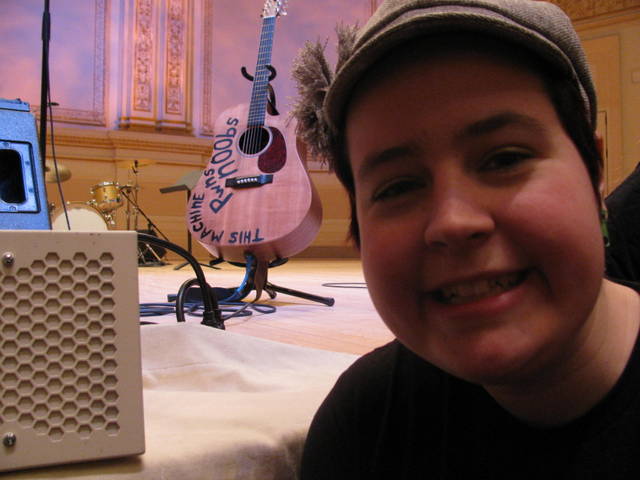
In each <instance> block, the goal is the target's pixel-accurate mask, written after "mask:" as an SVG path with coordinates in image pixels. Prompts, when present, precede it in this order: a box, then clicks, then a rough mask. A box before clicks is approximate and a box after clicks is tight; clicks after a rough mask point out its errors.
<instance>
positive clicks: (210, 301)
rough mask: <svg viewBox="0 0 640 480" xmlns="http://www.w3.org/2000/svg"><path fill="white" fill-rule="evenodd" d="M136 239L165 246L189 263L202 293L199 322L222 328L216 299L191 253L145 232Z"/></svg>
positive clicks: (222, 324) (222, 322)
mask: <svg viewBox="0 0 640 480" xmlns="http://www.w3.org/2000/svg"><path fill="white" fill-rule="evenodd" d="M138 240H139V241H141V242H144V243H150V244H151V245H156V246H159V247H163V248H166V249H167V250H171V251H172V252H174V253H177V254H178V255H180V256H181V257H183V258H184V259H185V260H186V261H187V262H188V263H189V265H191V268H193V271H194V273H195V274H196V278H195V279H194V283H195V282H197V283H199V285H200V291H201V294H202V303H203V306H204V311H203V313H202V322H201V323H202V324H203V325H207V326H210V327H215V328H219V329H221V330H224V321H223V319H222V315H221V312H220V308H219V306H218V300H217V299H216V297H215V295H214V294H213V292H212V290H211V287H210V286H209V284H208V283H207V279H206V278H205V275H204V272H203V270H202V267H201V266H200V263H198V261H197V260H196V259H195V258H194V257H193V255H191V254H190V253H189V252H188V251H186V250H185V249H184V248H182V247H181V246H179V245H176V244H174V243H171V242H169V241H167V240H162V239H160V238H158V237H154V236H152V235H147V234H146V233H140V232H138ZM183 285H184V284H183ZM185 291H186V289H185ZM176 305H177V299H176ZM177 311H178V309H176V315H179V314H178V313H177ZM181 313H183V312H181ZM183 319H184V317H183Z"/></svg>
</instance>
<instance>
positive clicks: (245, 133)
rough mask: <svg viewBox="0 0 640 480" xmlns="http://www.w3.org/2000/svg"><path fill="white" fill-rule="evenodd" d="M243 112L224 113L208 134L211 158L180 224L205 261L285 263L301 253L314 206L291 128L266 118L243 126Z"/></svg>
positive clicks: (318, 213) (312, 229)
mask: <svg viewBox="0 0 640 480" xmlns="http://www.w3.org/2000/svg"><path fill="white" fill-rule="evenodd" d="M248 110H249V106H248V105H240V106H238V107H235V108H232V109H229V110H227V111H225V112H224V113H223V114H222V115H221V116H220V117H219V118H218V120H217V122H216V125H215V127H214V131H215V137H214V143H213V154H212V157H211V160H210V161H209V163H208V165H207V167H206V168H205V170H204V172H203V175H202V177H201V178H200V180H199V181H198V183H197V184H196V186H195V187H194V189H193V190H192V192H191V197H190V200H189V204H188V206H187V225H188V228H189V230H190V232H191V234H192V236H193V238H195V239H196V240H198V241H199V242H200V243H201V244H202V245H203V246H204V247H205V248H206V249H207V250H208V251H209V252H211V254H212V255H214V256H215V257H218V258H222V259H224V260H226V261H231V262H241V263H244V262H245V254H246V253H251V254H252V255H253V256H255V257H256V258H257V259H258V260H263V261H268V262H270V261H272V260H275V259H280V258H288V257H291V256H293V255H295V254H296V253H299V252H300V251H302V250H303V249H304V248H306V247H307V246H308V245H309V244H310V243H311V242H312V241H313V239H314V238H315V236H316V235H317V233H318V230H319V229H320V223H321V221H322V206H321V203H320V199H319V197H318V194H317V191H316V189H315V187H314V186H313V183H312V182H311V179H310V177H309V174H308V172H307V170H306V168H305V165H304V164H303V162H302V161H301V159H300V157H299V155H298V151H297V148H296V141H295V138H296V136H295V133H294V131H293V130H294V128H293V125H292V124H293V122H291V124H290V125H286V122H285V121H284V120H283V119H280V117H269V119H268V122H267V123H265V125H264V126H261V127H258V128H257V127H250V128H247V126H246V120H244V119H246V118H247V114H248Z"/></svg>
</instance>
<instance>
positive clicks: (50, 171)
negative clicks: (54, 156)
mask: <svg viewBox="0 0 640 480" xmlns="http://www.w3.org/2000/svg"><path fill="white" fill-rule="evenodd" d="M58 176H59V177H60V181H61V182H66V181H67V180H69V179H70V178H71V170H69V167H67V166H65V165H62V164H61V163H59V164H58ZM44 181H45V182H47V183H56V182H57V181H58V179H57V178H56V167H55V165H53V164H52V163H49V162H47V163H46V164H45V166H44Z"/></svg>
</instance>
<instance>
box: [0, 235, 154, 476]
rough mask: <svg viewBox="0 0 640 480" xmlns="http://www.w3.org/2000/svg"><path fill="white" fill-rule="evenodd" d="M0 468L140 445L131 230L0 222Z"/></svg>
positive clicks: (122, 451) (128, 450)
mask: <svg viewBox="0 0 640 480" xmlns="http://www.w3.org/2000/svg"><path fill="white" fill-rule="evenodd" d="M0 256H1V257H0V440H1V444H0V471H7V470H18V469H24V468H29V467H35V466H43V465H52V464H61V463H71V462H80V461H85V460H95V459H104V458H111V457H119V456H126V455H134V454H140V453H142V452H144V423H143V411H142V378H141V361H140V327H139V307H138V302H139V300H138V272H137V265H138V262H137V235H136V232H131V231H108V232H96V233H93V232H92V233H89V232H65V231H49V230H47V231H38V230H0Z"/></svg>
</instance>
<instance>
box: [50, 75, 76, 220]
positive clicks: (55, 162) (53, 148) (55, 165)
mask: <svg viewBox="0 0 640 480" xmlns="http://www.w3.org/2000/svg"><path fill="white" fill-rule="evenodd" d="M47 92H48V94H49V98H48V102H47V103H48V104H49V125H51V157H52V158H53V169H54V171H55V172H56V184H57V186H58V193H59V194H60V201H61V202H62V211H63V212H64V218H65V221H66V222H67V230H71V223H70V222H69V212H68V210H67V202H66V201H65V199H64V193H63V192H62V182H61V181H60V172H58V157H57V156H56V139H55V138H56V137H55V135H54V130H53V108H51V107H52V105H53V103H52V102H51V85H49V86H48V88H47ZM45 165H46V162H45Z"/></svg>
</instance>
